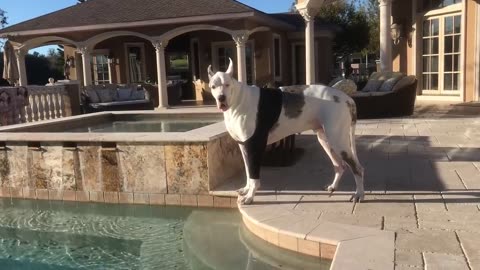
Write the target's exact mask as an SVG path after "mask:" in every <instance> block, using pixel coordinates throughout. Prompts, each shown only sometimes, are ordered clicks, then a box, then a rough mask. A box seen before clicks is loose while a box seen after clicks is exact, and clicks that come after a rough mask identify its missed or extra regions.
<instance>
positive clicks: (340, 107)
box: [208, 62, 364, 204]
mask: <svg viewBox="0 0 480 270" xmlns="http://www.w3.org/2000/svg"><path fill="white" fill-rule="evenodd" d="M208 74H209V77H210V83H209V86H210V89H211V92H212V95H213V96H214V97H215V100H216V102H217V107H218V108H219V109H220V110H222V111H223V115H224V120H225V127H226V129H227V131H228V133H229V134H230V136H231V137H232V138H233V139H234V140H235V141H237V142H238V143H239V146H240V150H241V152H242V156H243V160H244V163H245V169H246V174H247V183H246V185H245V187H244V188H242V189H240V190H239V191H238V193H239V202H240V203H245V204H249V203H251V202H252V201H253V198H254V195H255V193H256V191H257V189H258V188H259V186H260V165H261V161H262V158H263V153H264V151H265V148H266V146H267V145H268V144H271V143H274V142H276V141H278V140H280V139H282V138H284V137H287V136H289V135H291V134H296V133H300V132H303V131H306V130H313V131H314V132H315V133H316V134H317V138H318V141H319V143H320V144H321V145H322V147H323V148H324V150H325V152H326V153H327V155H328V156H329V157H330V159H331V161H332V163H333V166H334V170H335V176H334V179H333V182H332V184H331V185H329V186H328V187H327V189H328V190H329V191H330V192H334V191H335V190H336V189H337V187H338V184H339V180H340V178H341V176H342V175H343V172H344V171H345V168H346V167H349V168H350V169H351V170H352V172H353V174H354V176H355V182H356V186H357V188H356V191H355V194H354V195H353V196H352V200H354V201H360V200H362V199H363V197H364V187H363V175H364V170H363V167H362V166H361V164H360V162H359V161H358V158H357V154H356V147H355V123H356V120H357V119H356V106H355V102H354V101H353V100H352V99H351V98H350V97H349V96H348V95H346V94H345V93H344V92H342V91H340V90H337V89H334V88H330V87H327V86H323V85H309V86H307V85H300V86H285V87H280V89H266V88H259V87H256V86H248V85H246V84H243V83H240V82H238V81H236V80H235V79H234V78H233V77H232V74H233V65H232V62H230V66H229V68H228V70H227V71H226V72H217V73H213V72H212V71H211V68H210V67H209V70H208Z"/></svg>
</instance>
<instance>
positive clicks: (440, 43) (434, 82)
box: [422, 13, 462, 95]
mask: <svg viewBox="0 0 480 270" xmlns="http://www.w3.org/2000/svg"><path fill="white" fill-rule="evenodd" d="M461 18H462V17H461V14H460V13H455V14H447V15H441V16H432V17H426V18H425V19H424V21H423V34H422V39H423V43H422V44H423V48H422V60H423V61H422V90H423V91H422V92H423V94H427V95H428V94H430V95H460V87H461V67H460V59H461V56H462V52H461V39H462V32H461Z"/></svg>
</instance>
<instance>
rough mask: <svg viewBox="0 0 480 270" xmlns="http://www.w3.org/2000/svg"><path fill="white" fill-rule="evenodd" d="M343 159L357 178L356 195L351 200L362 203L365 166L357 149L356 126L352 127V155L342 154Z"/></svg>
mask: <svg viewBox="0 0 480 270" xmlns="http://www.w3.org/2000/svg"><path fill="white" fill-rule="evenodd" d="M342 159H343V160H344V161H345V163H347V164H348V166H349V167H350V169H351V170H352V172H353V175H354V177H355V185H356V187H357V188H356V191H355V194H354V195H352V198H350V200H351V201H354V202H360V201H362V200H363V199H364V197H365V191H364V183H363V177H364V169H363V166H362V165H361V164H360V161H358V156H357V148H356V145H355V124H352V126H351V127H350V154H348V153H344V152H342Z"/></svg>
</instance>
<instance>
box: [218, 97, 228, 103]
mask: <svg viewBox="0 0 480 270" xmlns="http://www.w3.org/2000/svg"><path fill="white" fill-rule="evenodd" d="M225 100H227V97H226V96H225V95H220V96H218V101H220V102H225Z"/></svg>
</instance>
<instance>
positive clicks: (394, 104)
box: [352, 76, 417, 119]
mask: <svg viewBox="0 0 480 270" xmlns="http://www.w3.org/2000/svg"><path fill="white" fill-rule="evenodd" d="M367 85H368V84H367ZM416 97H417V79H416V78H415V76H406V77H403V78H402V79H400V80H399V81H398V82H396V84H394V85H393V87H392V89H391V91H381V92H376V91H374V92H364V91H358V92H356V93H354V94H353V95H352V98H353V100H354V101H355V103H356V105H357V118H359V119H368V118H385V117H401V116H409V115H412V114H413V110H414V107H415V100H416Z"/></svg>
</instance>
